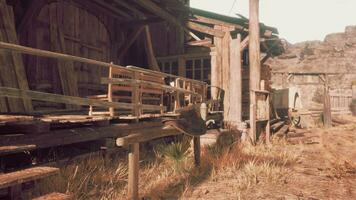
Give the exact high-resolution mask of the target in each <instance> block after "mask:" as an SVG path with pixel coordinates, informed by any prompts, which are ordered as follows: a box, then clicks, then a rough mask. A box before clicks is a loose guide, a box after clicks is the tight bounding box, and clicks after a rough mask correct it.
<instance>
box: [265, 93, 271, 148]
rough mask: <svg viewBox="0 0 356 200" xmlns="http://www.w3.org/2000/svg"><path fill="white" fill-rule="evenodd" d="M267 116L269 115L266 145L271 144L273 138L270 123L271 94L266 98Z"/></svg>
mask: <svg viewBox="0 0 356 200" xmlns="http://www.w3.org/2000/svg"><path fill="white" fill-rule="evenodd" d="M266 106H267V108H266V115H267V120H268V121H267V125H266V130H265V131H266V143H267V144H270V137H271V122H270V94H267V98H266Z"/></svg>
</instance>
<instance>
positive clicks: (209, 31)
mask: <svg viewBox="0 0 356 200" xmlns="http://www.w3.org/2000/svg"><path fill="white" fill-rule="evenodd" d="M187 26H188V28H190V29H192V30H195V31H198V32H201V33H205V34H208V35H211V36H215V37H220V38H222V37H224V36H225V32H224V31H220V30H216V29H214V28H210V27H208V26H204V25H201V24H198V23H195V22H188V23H187Z"/></svg>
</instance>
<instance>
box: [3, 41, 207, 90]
mask: <svg viewBox="0 0 356 200" xmlns="http://www.w3.org/2000/svg"><path fill="white" fill-rule="evenodd" d="M0 49H5V50H9V51H17V52H21V53H24V54H29V55H36V56H43V57H48V58H56V59H62V60H70V61H75V62H82V63H87V64H90V65H99V66H102V67H108V68H109V67H113V68H114V69H123V70H127V71H131V72H134V71H139V72H142V73H146V74H151V75H162V76H165V77H172V78H180V79H181V80H187V81H190V82H193V83H197V84H206V83H204V82H203V81H198V80H194V79H189V78H184V77H181V76H176V75H172V74H168V73H163V72H157V71H152V70H148V69H144V68H140V67H135V66H127V67H123V66H120V65H117V64H110V63H107V62H102V61H97V60H93V59H89V58H83V57H78V56H72V55H68V54H63V53H56V52H51V51H46V50H41V49H35V48H31V47H25V46H21V45H16V44H10V43H6V42H0Z"/></svg>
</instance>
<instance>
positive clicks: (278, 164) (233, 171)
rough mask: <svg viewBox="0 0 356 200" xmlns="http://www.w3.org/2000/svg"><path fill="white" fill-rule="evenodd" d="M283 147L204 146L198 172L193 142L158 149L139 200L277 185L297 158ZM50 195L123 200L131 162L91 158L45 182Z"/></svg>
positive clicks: (144, 167) (143, 172)
mask: <svg viewBox="0 0 356 200" xmlns="http://www.w3.org/2000/svg"><path fill="white" fill-rule="evenodd" d="M284 145H286V144H285V143H282V142H275V144H274V145H272V146H268V145H265V144H259V145H257V146H252V145H243V144H239V143H235V144H232V145H229V146H209V147H205V148H202V155H201V159H202V160H201V166H200V167H195V166H194V159H193V155H192V151H191V149H190V140H189V139H183V141H180V142H175V143H170V144H165V145H158V146H157V147H156V148H155V151H154V152H155V154H151V155H150V157H149V159H147V158H140V160H141V161H140V181H139V184H140V185H139V188H140V196H142V197H145V199H167V198H173V199H177V198H186V197H189V196H190V194H191V192H192V191H193V190H194V188H195V186H197V185H198V184H200V183H202V182H204V180H211V181H218V180H224V179H233V180H234V181H233V182H234V185H235V186H236V193H237V194H241V193H243V192H244V191H247V190H248V189H250V188H251V186H253V185H256V184H260V183H263V182H264V183H278V182H280V181H282V180H283V179H284V178H285V177H286V175H287V174H288V172H289V170H288V166H289V165H291V164H293V163H295V162H296V161H297V158H298V156H297V155H293V154H291V153H289V152H288V151H287V150H283V147H284ZM152 156H153V157H152ZM147 160H149V161H147ZM58 189H59V190H58ZM52 191H59V192H66V193H69V194H71V195H72V196H73V198H74V199H79V200H80V199H100V200H106V199H125V198H126V195H127V161H126V159H125V157H122V156H116V157H115V156H114V157H113V156H111V157H110V158H108V159H104V158H103V157H100V156H93V157H89V158H88V159H85V160H83V161H80V162H77V163H74V164H71V165H68V166H65V167H62V169H61V172H60V175H59V176H57V177H53V178H51V179H48V180H47V181H45V182H42V183H41V187H40V190H39V191H38V193H41V194H43V193H48V192H52Z"/></svg>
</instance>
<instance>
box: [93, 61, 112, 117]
mask: <svg viewBox="0 0 356 200" xmlns="http://www.w3.org/2000/svg"><path fill="white" fill-rule="evenodd" d="M111 64H113V63H112V62H111ZM112 70H113V69H112V67H110V68H109V78H113V76H112ZM112 92H113V91H112V83H109V84H108V101H109V102H112ZM91 108H92V106H91ZM109 113H110V117H114V115H115V110H114V108H113V107H110V108H109Z"/></svg>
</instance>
